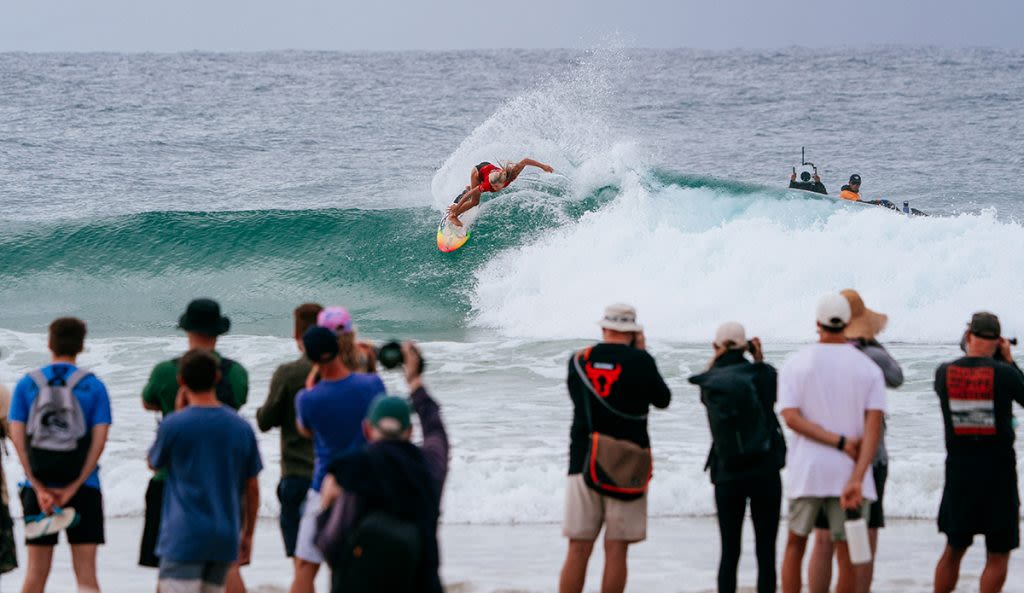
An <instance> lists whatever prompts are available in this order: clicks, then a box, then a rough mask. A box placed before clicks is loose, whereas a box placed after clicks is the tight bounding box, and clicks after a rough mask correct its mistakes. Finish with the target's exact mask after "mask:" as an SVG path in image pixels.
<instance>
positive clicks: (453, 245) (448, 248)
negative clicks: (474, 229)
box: [437, 212, 470, 253]
mask: <svg viewBox="0 0 1024 593" xmlns="http://www.w3.org/2000/svg"><path fill="white" fill-rule="evenodd" d="M469 236H470V230H469V228H467V227H466V226H463V227H461V228H460V227H457V226H455V225H453V224H452V223H450V222H448V213H447V212H446V213H445V214H443V215H442V216H441V222H440V223H438V225H437V248H438V249H440V250H441V252H443V253H451V252H453V251H455V250H456V249H458V248H459V247H462V246H463V245H465V244H466V242H467V241H469Z"/></svg>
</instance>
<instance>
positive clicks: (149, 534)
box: [139, 479, 164, 568]
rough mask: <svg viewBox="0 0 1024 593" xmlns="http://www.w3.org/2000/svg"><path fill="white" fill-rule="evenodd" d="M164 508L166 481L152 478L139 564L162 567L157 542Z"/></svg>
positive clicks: (147, 493) (148, 489)
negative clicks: (158, 556)
mask: <svg viewBox="0 0 1024 593" xmlns="http://www.w3.org/2000/svg"><path fill="white" fill-rule="evenodd" d="M163 508H164V481H163V480H152V479H151V480H150V481H149V486H147V487H146V522H145V525H144V526H143V527H142V544H141V545H140V546H139V566H149V567H151V568H159V567H160V559H159V558H157V556H156V544H157V540H158V539H160V516H161V513H163Z"/></svg>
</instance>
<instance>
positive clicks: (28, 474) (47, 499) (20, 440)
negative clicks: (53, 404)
mask: <svg viewBox="0 0 1024 593" xmlns="http://www.w3.org/2000/svg"><path fill="white" fill-rule="evenodd" d="M10 438H11V443H13V444H14V450H15V451H17V452H18V460H19V461H21V467H22V468H24V469H25V479H26V480H28V483H29V485H30V486H32V490H34V491H35V493H36V500H37V501H39V508H40V509H41V510H42V511H43V512H44V513H46V514H49V513H50V510H51V509H52V508H53V505H54V504H55V503H56V502H57V499H56V497H55V496H53V494H52V493H51V492H50V490H49V489H48V488H47V487H46V486H45V485H44V484H42V483H40V482H39V480H37V479H36V477H35V475H33V474H32V466H31V465H30V464H29V462H28V441H27V439H26V436H25V423H24V422H11V434H10Z"/></svg>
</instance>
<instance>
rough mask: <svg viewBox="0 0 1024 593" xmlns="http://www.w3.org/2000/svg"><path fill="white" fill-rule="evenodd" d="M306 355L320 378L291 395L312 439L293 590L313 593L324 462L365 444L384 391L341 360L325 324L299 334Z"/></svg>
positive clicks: (300, 425)
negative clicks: (370, 415)
mask: <svg viewBox="0 0 1024 593" xmlns="http://www.w3.org/2000/svg"><path fill="white" fill-rule="evenodd" d="M302 346H303V349H304V351H305V352H306V357H307V358H309V360H310V362H312V363H313V364H315V365H317V368H318V369H319V374H320V382H319V383H317V384H316V385H314V386H313V387H312V388H310V389H306V390H303V391H300V392H299V394H298V396H296V398H295V424H296V428H297V429H298V432H299V434H301V435H303V436H305V437H307V438H311V439H312V440H313V481H312V483H311V484H310V487H309V491H308V492H307V493H306V501H305V503H304V504H305V506H304V507H303V510H302V518H301V519H300V520H299V531H298V536H297V537H296V540H295V579H294V580H293V581H292V587H291V592H292V593H313V590H314V588H313V582H314V580H315V579H316V574H317V572H319V570H320V565H321V564H322V563H323V562H324V556H323V553H322V552H321V551H320V549H319V548H318V547H317V546H316V529H317V517H318V516H319V515H320V486H321V483H322V482H323V479H324V476H325V475H327V466H328V465H330V463H331V461H333V460H334V459H335V458H337V457H338V456H340V455H344V454H346V453H353V452H356V451H359V450H360V449H362V448H363V447H364V446H365V445H366V437H365V436H364V434H363V419H364V418H366V412H367V410H368V409H369V407H370V403H371V402H373V400H374V399H375V398H376V397H377V396H379V395H381V394H383V393H384V392H385V389H384V382H383V381H381V380H380V377H379V376H377V375H371V374H366V373H354V372H352V369H350V368H348V367H347V366H345V363H344V362H342V358H341V356H339V354H340V351H341V349H340V347H339V345H338V336H337V334H335V333H334V332H332V331H331V330H329V329H327V328H325V327H319V326H318V327H311V328H309V329H308V330H306V333H305V334H303V335H302Z"/></svg>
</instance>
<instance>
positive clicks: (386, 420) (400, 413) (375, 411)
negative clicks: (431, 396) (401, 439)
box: [366, 395, 412, 435]
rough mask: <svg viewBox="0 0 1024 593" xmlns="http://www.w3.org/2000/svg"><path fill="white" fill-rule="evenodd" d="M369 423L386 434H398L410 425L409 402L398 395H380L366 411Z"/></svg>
mask: <svg viewBox="0 0 1024 593" xmlns="http://www.w3.org/2000/svg"><path fill="white" fill-rule="evenodd" d="M366 418H367V419H368V420H369V421H370V424H371V425H373V426H374V427H376V428H377V430H380V431H381V432H383V433H385V434H388V435H398V434H401V433H403V432H405V431H406V430H408V429H409V427H410V426H412V417H411V414H410V411H409V403H408V402H406V401H405V400H404V399H402V398H400V397H394V396H386V395H384V396H381V397H378V398H377V399H375V400H373V403H371V404H370V409H369V411H368V412H367V413H366Z"/></svg>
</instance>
